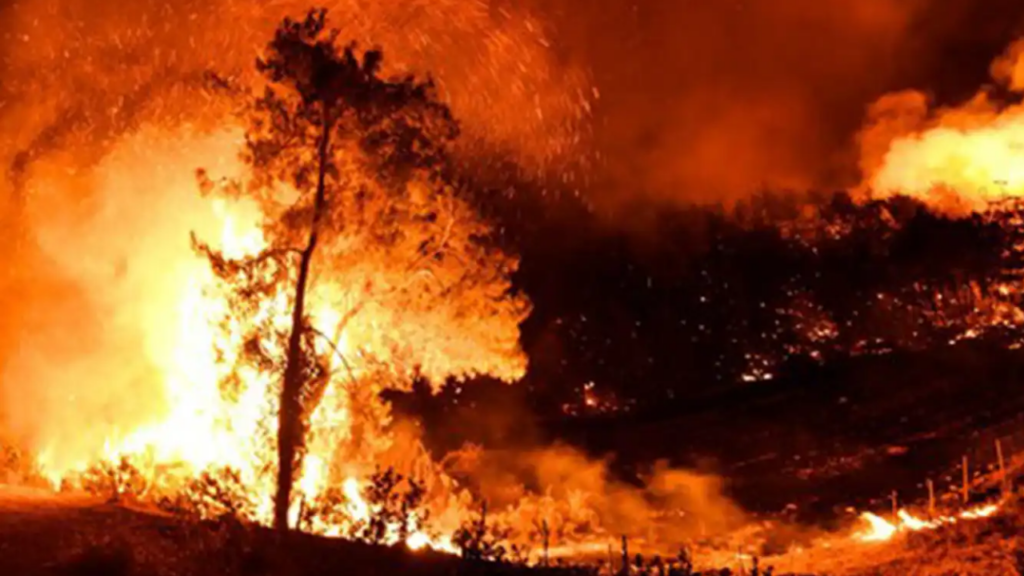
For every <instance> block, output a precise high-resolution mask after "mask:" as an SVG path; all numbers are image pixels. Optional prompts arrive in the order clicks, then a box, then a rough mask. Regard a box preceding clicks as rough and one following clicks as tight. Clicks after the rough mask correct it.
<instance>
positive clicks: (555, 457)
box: [445, 445, 749, 551]
mask: <svg viewBox="0 0 1024 576" xmlns="http://www.w3.org/2000/svg"><path fill="white" fill-rule="evenodd" d="M445 463H446V468H447V469H448V470H449V473H451V474H452V476H453V477H455V478H461V479H464V480H465V481H467V483H468V484H469V486H471V487H472V488H473V490H474V491H475V492H477V493H478V494H479V495H480V496H481V497H482V498H483V499H484V500H485V501H486V502H488V505H489V508H490V510H492V511H493V512H494V514H495V518H496V521H497V522H499V523H503V524H505V525H507V526H509V527H511V528H513V529H514V530H517V531H518V532H519V533H524V532H525V533H526V534H529V533H530V532H536V531H537V530H539V529H540V527H541V526H542V524H543V523H546V524H547V525H548V529H549V530H550V531H551V533H552V534H553V535H554V536H553V538H552V544H553V545H555V546H559V545H566V546H568V545H570V543H579V542H580V541H594V540H595V536H597V535H600V534H604V535H605V536H607V537H608V538H612V539H614V538H616V537H617V536H618V535H620V534H627V535H629V536H630V537H631V538H633V539H634V541H635V542H639V543H642V546H643V547H648V549H653V550H660V551H664V550H670V549H671V547H672V546H673V545H677V544H678V543H680V542H684V541H687V540H692V539H693V538H696V537H698V536H706V535H709V534H714V535H722V534H726V533H728V532H729V531H732V530H735V529H737V528H739V527H741V526H743V525H745V524H746V523H747V521H748V520H749V519H748V518H747V517H746V515H745V514H744V513H743V512H742V511H741V510H740V509H739V508H738V507H737V506H736V505H735V504H734V503H733V502H732V501H731V500H730V499H729V498H728V497H727V496H726V495H725V494H724V487H723V485H722V482H721V479H720V478H718V477H716V476H714V475H711V474H704V473H699V472H695V471H692V470H681V469H674V468H671V467H669V466H668V465H667V464H665V463H662V462H659V463H656V464H655V465H654V466H653V467H652V468H651V469H650V470H649V472H648V473H647V474H646V475H645V477H644V478H643V481H642V483H641V484H640V485H634V484H630V483H626V482H623V481H622V480H620V479H618V478H616V476H615V475H614V474H613V473H612V472H611V470H610V469H609V462H608V461H605V460H594V459H591V458H589V457H588V456H586V455H585V454H583V453H581V452H580V451H578V450H576V449H574V448H571V447H568V446H561V445H555V446H551V447H543V448H532V449H518V450H484V449H480V448H476V447H467V448H465V449H463V450H460V451H457V452H453V453H451V454H449V455H448V457H447V458H446V460H445Z"/></svg>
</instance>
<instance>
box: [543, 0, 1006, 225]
mask: <svg viewBox="0 0 1024 576" xmlns="http://www.w3.org/2000/svg"><path fill="white" fill-rule="evenodd" d="M593 6H595V7H594V8H591V9H588V8H586V7H583V6H581V5H580V4H579V3H573V4H572V8H571V9H566V10H565V11H564V13H557V10H555V9H552V12H556V15H554V16H552V18H554V19H555V20H556V21H558V22H559V31H560V34H562V36H560V38H563V40H564V42H565V43H566V44H569V45H571V46H572V48H573V49H574V50H575V51H576V52H575V55H576V56H575V57H578V58H580V59H582V60H584V61H586V62H587V63H588V64H589V66H590V68H591V69H592V72H593V78H594V83H595V85H596V86H597V88H598V89H599V91H600V95H601V97H600V100H599V101H598V102H597V105H596V111H595V131H596V136H595V138H596V142H597V149H598V150H599V152H600V155H601V158H602V160H603V164H604V172H603V173H602V174H600V175H599V176H598V177H597V179H598V180H599V183H600V184H601V186H600V192H601V194H600V195H599V196H598V200H603V201H605V202H607V203H609V204H611V205H612V206H615V205H621V204H623V203H626V204H628V203H631V202H635V201H638V200H639V201H641V202H645V203H650V202H653V203H662V202H666V203H691V202H698V203H705V202H712V203H717V202H726V203H728V202H731V201H734V200H737V199H740V198H743V197H745V196H746V195H748V194H750V193H752V192H756V191H758V190H759V189H764V188H771V189H774V190H782V189H797V190H806V189H810V188H820V187H827V188H832V187H845V186H848V185H851V184H854V183H856V181H857V150H856V146H855V144H854V135H855V134H856V132H857V130H858V128H859V126H860V123H861V122H862V120H863V115H864V110H865V107H866V106H867V104H868V103H870V102H872V101H873V100H875V99H876V98H877V97H879V96H881V95H882V94H884V93H886V92H889V91H892V90H895V89H900V88H904V87H907V86H910V85H925V86H928V87H935V88H936V89H937V90H938V91H940V92H941V93H943V94H940V95H944V94H947V93H954V92H956V91H957V90H960V89H961V88H960V86H961V85H963V84H967V85H968V86H971V87H972V88H971V89H973V87H976V86H977V81H978V80H983V79H984V76H985V68H986V65H987V63H988V61H989V60H990V58H991V57H992V56H993V55H994V54H995V53H996V52H997V51H998V50H1000V49H1002V47H1003V46H1005V44H1006V43H1007V41H1008V39H1009V38H1010V37H1011V35H1012V30H1013V26H1014V24H1016V23H1017V22H1020V16H1021V15H1022V12H1024V10H1022V9H1021V7H1020V6H1019V3H1014V2H1006V1H1003V0H997V1H992V2H985V3H975V2H970V0H963V1H961V0H956V1H943V0H871V1H864V0H836V1H831V2H819V1H816V0H788V1H785V2H778V1H775V0H740V1H734V2H700V1H649V2H626V1H609V2H602V3H600V7H599V8H597V7H596V6H597V5H593ZM952 58H955V59H956V60H951V59H952ZM975 68H976V69H975Z"/></svg>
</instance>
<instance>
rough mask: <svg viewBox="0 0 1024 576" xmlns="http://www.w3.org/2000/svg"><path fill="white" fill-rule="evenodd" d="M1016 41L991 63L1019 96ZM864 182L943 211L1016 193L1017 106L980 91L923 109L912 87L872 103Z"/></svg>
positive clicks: (1021, 60)
mask: <svg viewBox="0 0 1024 576" xmlns="http://www.w3.org/2000/svg"><path fill="white" fill-rule="evenodd" d="M1022 70H1024V40H1021V41H1018V42H1017V43H1015V44H1013V45H1012V46H1011V47H1010V48H1009V49H1008V50H1007V51H1006V53H1005V54H1004V55H1003V56H1001V57H1000V58H999V59H997V60H996V61H995V62H994V63H993V65H992V77H993V80H994V81H995V82H996V83H997V84H999V85H1001V86H1003V87H1005V89H1006V90H1007V91H1008V92H1010V93H1011V94H1014V95H1015V97H1016V98H1018V99H1019V98H1020V97H1021V96H1022V95H1024V75H1022V72H1021V71H1022ZM861 153H862V164H861V167H862V169H863V171H864V174H865V178H866V180H865V187H866V188H867V189H868V190H870V194H871V195H872V196H874V197H887V196H890V195H893V194H904V195H909V196H912V197H915V198H918V199H920V200H922V201H924V202H925V203H927V204H929V205H932V206H934V207H936V208H938V209H941V210H945V211H947V212H950V213H955V214H962V213H965V212H970V211H982V210H984V209H986V208H987V206H988V205H989V204H990V203H992V202H996V201H999V200H1004V199H1008V198H1020V197H1022V196H1024V105H1022V104H1020V103H1009V104H1008V103H1006V102H1004V101H1000V100H996V99H995V98H994V97H993V96H992V95H991V91H989V90H983V91H981V92H979V93H978V94H977V95H976V96H975V97H974V98H973V99H972V100H970V101H969V102H967V103H966V104H964V105H962V106H960V107H955V108H940V109H937V110H934V111H931V110H929V104H928V99H927V97H926V96H925V95H924V94H923V93H920V92H916V91H907V92H901V93H896V94H890V95H888V96H885V97H883V98H882V99H880V100H879V101H878V102H876V103H875V104H874V105H873V106H872V108H871V110H870V112H869V119H868V126H867V128H866V129H865V130H864V131H863V132H862V133H861Z"/></svg>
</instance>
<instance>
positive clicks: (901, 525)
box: [855, 504, 1000, 542]
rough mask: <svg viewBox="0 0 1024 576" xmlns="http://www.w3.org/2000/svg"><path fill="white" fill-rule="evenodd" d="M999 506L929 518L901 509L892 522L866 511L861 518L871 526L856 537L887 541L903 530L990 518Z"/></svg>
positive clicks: (980, 507)
mask: <svg viewBox="0 0 1024 576" xmlns="http://www.w3.org/2000/svg"><path fill="white" fill-rule="evenodd" d="M999 508H1000V507H999V505H997V504H986V505H984V506H978V507H975V508H969V509H967V510H963V511H961V512H960V513H959V514H957V515H955V516H938V517H934V518H929V519H922V518H919V517H917V516H914V515H913V514H911V513H910V512H907V511H906V510H902V509H901V510H899V511H898V512H897V513H896V518H895V519H894V520H893V521H891V522H890V521H889V520H886V519H885V518H882V517H881V516H878V515H876V514H872V513H871V512H864V513H863V514H861V519H862V520H864V521H865V522H866V523H867V524H869V528H868V529H867V530H865V531H862V532H859V533H857V534H856V535H855V537H856V538H857V539H858V540H861V541H862V542H885V541H888V540H892V539H893V538H894V537H895V536H896V535H898V534H900V533H902V532H921V531H924V530H934V529H936V528H938V527H940V526H948V525H950V524H956V523H958V522H962V521H967V520H978V519H981V518H988V517H989V516H992V515H993V514H995V513H996V512H998V511H999Z"/></svg>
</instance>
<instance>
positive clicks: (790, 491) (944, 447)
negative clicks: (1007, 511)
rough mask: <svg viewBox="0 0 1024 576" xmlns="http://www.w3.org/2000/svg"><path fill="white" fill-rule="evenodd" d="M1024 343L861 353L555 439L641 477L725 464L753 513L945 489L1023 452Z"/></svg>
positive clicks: (815, 510)
mask: <svg viewBox="0 0 1024 576" xmlns="http://www.w3.org/2000/svg"><path fill="white" fill-rule="evenodd" d="M1022 389H1024V352H1021V351H1017V350H1007V349H1005V348H999V347H994V346H993V347H990V346H986V345H985V344H983V343H978V342H967V343H963V344H960V345H956V346H951V347H948V348H943V349H939V350H931V351H927V352H916V353H911V352H903V353H891V354H884V355H877V356H862V357H857V358H851V359H848V360H845V361H842V362H834V363H831V364H829V365H828V366H823V367H809V368H806V369H805V370H804V371H803V372H802V373H801V374H799V375H791V376H789V377H787V378H782V379H777V380H772V381H766V382H760V383H751V384H744V385H742V386H738V387H736V388H734V389H732V390H731V391H725V392H722V393H719V394H716V395H713V396H708V397H705V398H702V399H699V400H697V401H693V402H690V403H688V404H687V405H683V406H679V405H677V406H665V407H664V409H663V410H662V411H661V412H660V413H655V412H647V413H643V414H639V413H638V414H631V415H617V416H609V417H595V418H590V419H584V420H580V419H573V420H571V421H562V422H557V423H552V422H549V423H548V426H547V428H548V432H549V434H550V437H551V438H552V439H558V440H560V441H565V442H569V443H571V444H574V445H577V446H580V447H583V448H585V449H586V450H587V451H589V452H590V453H592V454H594V455H605V454H614V455H615V456H614V458H615V462H616V467H617V469H618V470H619V471H620V473H622V474H623V475H624V476H627V477H628V476H631V475H632V474H633V473H634V472H636V471H637V470H642V469H643V468H644V467H646V466H648V465H649V464H651V463H652V462H655V461H657V460H660V459H667V460H669V461H670V462H671V463H673V464H675V465H679V466H692V467H697V468H703V469H706V470H710V471H713V472H716V473H718V474H721V475H722V476H723V477H724V478H725V479H726V482H727V485H728V492H729V493H730V495H731V496H732V497H734V498H735V499H736V500H737V501H738V502H739V503H740V504H741V505H743V506H744V507H745V508H746V509H748V510H750V511H753V512H757V513H766V514H773V513H777V512H779V511H781V510H782V509H783V508H785V507H786V506H787V505H788V504H795V505H796V506H797V508H796V518H797V519H798V520H801V521H805V522H812V523H815V524H822V523H824V524H828V523H829V521H831V520H838V519H839V518H840V517H841V516H842V515H843V514H844V513H845V512H844V510H845V509H846V508H847V507H850V506H854V507H858V508H865V507H871V506H878V505H883V506H888V505H889V504H888V502H889V501H888V498H889V495H890V494H891V493H892V491H894V490H896V491H898V493H899V495H900V498H901V500H903V501H907V500H914V499H919V498H923V497H926V495H927V490H926V487H925V481H926V479H928V478H931V479H933V481H934V483H935V487H936V492H938V493H939V494H940V496H941V495H942V493H943V492H946V491H948V490H949V489H950V488H951V487H952V486H954V485H956V486H958V485H959V484H960V481H961V480H960V479H961V470H960V462H961V458H962V457H963V456H964V455H967V456H968V458H969V463H970V464H969V469H970V471H971V475H972V477H973V476H977V475H978V474H979V473H980V472H983V471H984V470H985V469H988V470H991V469H993V467H995V466H996V462H997V458H996V450H995V440H996V439H997V438H999V439H1000V440H1001V444H1002V448H1003V451H1004V453H1005V456H1006V458H1007V459H1009V458H1010V457H1011V455H1013V454H1016V453H1018V452H1024V394H1022V393H1021V390H1022Z"/></svg>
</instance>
